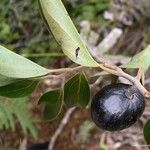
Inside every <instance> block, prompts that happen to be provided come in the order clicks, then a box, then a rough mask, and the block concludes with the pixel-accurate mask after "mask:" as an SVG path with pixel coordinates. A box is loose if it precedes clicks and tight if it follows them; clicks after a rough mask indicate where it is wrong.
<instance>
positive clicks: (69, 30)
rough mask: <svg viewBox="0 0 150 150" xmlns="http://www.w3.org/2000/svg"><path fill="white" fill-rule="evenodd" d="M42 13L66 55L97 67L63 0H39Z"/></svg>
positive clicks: (86, 64)
mask: <svg viewBox="0 0 150 150" xmlns="http://www.w3.org/2000/svg"><path fill="white" fill-rule="evenodd" d="M39 6H40V10H41V14H42V16H43V18H44V21H45V22H46V24H47V26H48V28H49V30H51V32H52V34H53V35H54V37H55V39H56V41H57V42H58V44H59V45H60V46H61V48H62V50H63V52H64V54H65V55H67V56H68V57H69V58H70V59H71V60H72V61H74V62H75V63H77V64H80V65H83V66H90V67H97V66H98V64H97V62H96V61H95V60H94V59H93V58H92V57H91V55H90V53H89V52H88V50H87V47H86V46H85V44H84V43H83V41H82V40H81V38H80V35H79V33H78V31H77V29H76V28H75V26H74V24H73V22H72V20H71V19H70V17H69V15H68V13H67V11H66V9H65V7H64V5H63V3H62V2H61V0H44V1H43V0H39Z"/></svg>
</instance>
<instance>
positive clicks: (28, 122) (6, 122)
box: [0, 97, 37, 138]
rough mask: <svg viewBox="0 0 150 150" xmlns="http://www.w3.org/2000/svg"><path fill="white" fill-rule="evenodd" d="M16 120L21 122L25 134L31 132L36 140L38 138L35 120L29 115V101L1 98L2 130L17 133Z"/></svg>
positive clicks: (0, 118)
mask: <svg viewBox="0 0 150 150" xmlns="http://www.w3.org/2000/svg"><path fill="white" fill-rule="evenodd" d="M16 120H18V121H19V123H20V125H21V127H22V129H23V133H24V134H27V132H28V131H29V132H30V133H31V134H32V136H33V137H34V138H36V137H37V130H36V129H35V127H34V125H33V123H34V122H35V119H33V118H31V116H30V114H29V103H28V101H27V99H26V98H17V99H9V98H4V97H0V129H3V128H7V129H8V128H11V129H12V130H13V131H15V125H16Z"/></svg>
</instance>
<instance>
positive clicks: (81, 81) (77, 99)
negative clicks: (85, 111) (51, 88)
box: [64, 74, 90, 108]
mask: <svg viewBox="0 0 150 150" xmlns="http://www.w3.org/2000/svg"><path fill="white" fill-rule="evenodd" d="M89 101H90V88H89V84H88V81H87V79H86V77H85V75H84V74H77V75H75V76H74V77H72V78H71V79H70V80H69V81H68V82H67V83H66V84H65V87H64V102H65V104H66V106H67V107H73V106H76V105H77V106H79V107H82V108H85V107H86V106H87V105H88V103H89Z"/></svg>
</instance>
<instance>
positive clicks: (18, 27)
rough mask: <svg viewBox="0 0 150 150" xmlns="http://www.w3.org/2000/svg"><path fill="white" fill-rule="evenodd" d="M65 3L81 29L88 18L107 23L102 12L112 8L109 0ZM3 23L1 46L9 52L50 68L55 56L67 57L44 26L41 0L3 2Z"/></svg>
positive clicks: (0, 25)
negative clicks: (41, 14) (39, 5)
mask: <svg viewBox="0 0 150 150" xmlns="http://www.w3.org/2000/svg"><path fill="white" fill-rule="evenodd" d="M64 3H65V6H66V7H67V10H68V12H69V14H70V16H71V17H72V19H73V21H74V22H75V24H76V25H77V27H79V22H80V21H81V20H85V19H86V20H90V21H95V22H97V23H101V24H104V23H105V22H106V21H105V20H104V19H103V17H102V16H101V13H103V11H104V10H106V9H108V7H109V3H110V2H109V1H108V0H101V1H99V0H77V1H75V0H73V1H67V0H64ZM0 22H1V23H0V43H1V44H2V45H3V46H6V47H7V48H8V49H11V50H13V51H14V52H17V53H19V54H21V55H24V56H27V57H30V59H33V60H35V61H36V62H37V63H39V64H41V65H50V64H51V63H52V61H54V59H53V58H55V56H56V57H60V56H63V54H62V52H61V50H60V48H59V47H58V45H57V43H56V42H55V40H54V38H53V37H52V35H50V34H49V32H48V30H47V29H46V26H45V25H44V23H43V20H42V18H41V16H40V13H39V9H38V1H37V0H26V1H20V0H3V1H1V2H0ZM47 53H51V54H47Z"/></svg>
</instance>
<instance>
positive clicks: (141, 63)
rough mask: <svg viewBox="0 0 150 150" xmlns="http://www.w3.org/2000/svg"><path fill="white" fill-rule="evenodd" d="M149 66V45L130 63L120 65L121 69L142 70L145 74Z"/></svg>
mask: <svg viewBox="0 0 150 150" xmlns="http://www.w3.org/2000/svg"><path fill="white" fill-rule="evenodd" d="M149 66H150V45H149V46H147V47H146V48H145V49H144V50H143V51H141V52H140V53H138V54H137V55H135V56H134V57H133V58H132V59H131V61H130V62H129V63H127V64H124V65H122V66H121V67H122V68H143V71H144V72H146V71H147V70H148V68H149Z"/></svg>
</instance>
